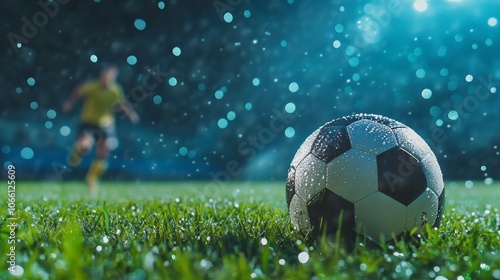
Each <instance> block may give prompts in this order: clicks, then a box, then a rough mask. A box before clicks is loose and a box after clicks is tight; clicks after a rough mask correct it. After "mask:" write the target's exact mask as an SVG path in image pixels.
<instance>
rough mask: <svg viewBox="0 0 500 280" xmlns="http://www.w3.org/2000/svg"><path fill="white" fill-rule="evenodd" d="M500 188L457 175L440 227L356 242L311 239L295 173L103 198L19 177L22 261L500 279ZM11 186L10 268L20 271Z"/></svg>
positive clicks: (153, 270)
mask: <svg viewBox="0 0 500 280" xmlns="http://www.w3.org/2000/svg"><path fill="white" fill-rule="evenodd" d="M499 188H500V185H498V184H496V185H489V186H486V185H484V184H482V183H476V184H475V185H474V187H472V188H470V189H468V188H465V187H464V184H463V182H459V183H454V182H450V183H448V184H447V199H446V202H447V206H446V210H445V216H444V218H443V223H442V226H441V227H440V228H439V229H437V230H435V229H431V228H429V229H428V232H427V236H426V237H425V238H422V239H420V240H417V241H414V242H410V243H408V242H403V241H400V242H398V243H396V244H393V245H386V246H383V247H382V248H378V247H377V248H374V247H370V248H368V247H367V246H364V245H363V244H358V245H356V247H355V248H354V250H353V251H346V250H345V249H343V247H342V246H339V244H335V243H331V242H329V241H325V240H323V241H322V242H319V243H318V244H315V245H313V246H308V245H306V244H304V242H303V241H302V240H301V237H300V235H299V234H298V233H297V232H295V231H294V230H293V228H292V227H291V225H290V218H289V215H288V212H287V211H286V205H285V194H284V183H279V184H276V183H248V182H245V183H232V184H230V185H228V186H226V187H225V188H218V187H216V186H214V185H212V184H209V183H207V184H205V183H190V182H186V183H169V182H158V183H151V182H148V183H140V182H136V183H130V182H126V183H125V182H113V183H112V182H105V183H104V184H103V186H102V190H101V193H100V196H99V198H98V199H92V198H89V197H88V196H87V193H86V189H85V186H84V185H83V184H82V183H78V182H75V183H71V182H69V183H63V184H59V183H57V182H17V190H16V191H17V192H16V216H17V218H18V220H17V222H18V223H19V225H18V228H17V232H16V244H15V246H16V248H15V253H16V264H17V265H19V266H20V267H21V268H19V267H18V273H20V271H21V270H22V276H21V278H22V279H272V278H275V279H332V278H334V279H335V278H345V279H384V278H386V279H409V278H412V279H413V278H416V279H421V278H434V279H445V278H440V277H446V278H447V279H500V239H499V235H500V212H499V205H500V204H499V203H498V193H499V190H500V189H499ZM6 194H7V190H5V191H4V192H2V193H1V194H0V198H1V201H0V209H2V210H1V211H2V212H3V213H1V214H0V225H1V228H2V232H1V233H0V237H1V240H2V242H1V245H0V246H1V247H0V249H1V255H0V279H7V278H9V277H12V278H13V279H15V277H13V276H12V275H10V273H9V272H8V271H7V268H8V264H7V258H8V256H7V252H8V251H9V246H11V245H10V244H8V243H7V242H6V241H7V238H8V234H9V229H8V220H7V219H6V216H7V214H8V212H6V210H5V209H6V204H7V196H6ZM299 256H300V260H301V261H299Z"/></svg>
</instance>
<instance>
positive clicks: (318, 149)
mask: <svg viewBox="0 0 500 280" xmlns="http://www.w3.org/2000/svg"><path fill="white" fill-rule="evenodd" d="M349 149H351V141H350V140H349V134H347V129H346V127H345V126H326V125H325V126H323V127H322V128H321V130H320V131H319V134H318V137H316V140H314V142H313V145H312V150H311V153H312V154H313V155H315V156H317V157H318V158H319V159H321V160H322V161H324V162H326V163H329V162H330V161H332V160H333V159H334V158H336V157H338V156H340V155H342V154H343V153H345V152H347V151H348V150H349Z"/></svg>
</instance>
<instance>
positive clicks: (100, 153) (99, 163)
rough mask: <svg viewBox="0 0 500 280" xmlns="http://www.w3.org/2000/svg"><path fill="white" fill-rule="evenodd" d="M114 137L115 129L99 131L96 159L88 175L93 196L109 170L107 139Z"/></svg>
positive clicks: (109, 128)
mask: <svg viewBox="0 0 500 280" xmlns="http://www.w3.org/2000/svg"><path fill="white" fill-rule="evenodd" d="M109 137H114V127H107V128H101V129H100V130H99V137H98V139H97V146H96V158H95V159H94V161H93V162H92V164H91V165H90V168H89V172H88V174H87V178H86V179H87V184H88V187H89V191H90V193H91V194H93V195H95V194H96V193H97V189H98V181H99V179H100V178H101V176H102V174H104V172H105V171H106V169H107V168H108V162H107V158H108V155H109V149H108V146H107V141H106V140H107V139H108V138H109Z"/></svg>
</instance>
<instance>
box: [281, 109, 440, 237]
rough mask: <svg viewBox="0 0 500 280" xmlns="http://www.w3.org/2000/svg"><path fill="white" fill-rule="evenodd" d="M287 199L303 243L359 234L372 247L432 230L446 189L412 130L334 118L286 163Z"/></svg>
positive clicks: (372, 118)
mask: <svg viewBox="0 0 500 280" xmlns="http://www.w3.org/2000/svg"><path fill="white" fill-rule="evenodd" d="M286 200H287V204H288V210H289V212H290V216H291V221H292V224H293V225H294V227H295V228H296V229H297V230H299V231H300V232H301V233H302V234H303V235H304V236H305V239H306V240H312V239H315V238H316V237H317V236H318V235H319V234H324V233H326V234H327V235H332V236H335V235H336V234H337V233H340V234H341V236H344V237H349V238H350V239H351V240H352V237H355V236H359V235H361V236H362V237H366V238H368V239H369V240H372V241H375V242H376V243H382V242H384V241H390V240H393V239H394V238H395V239H399V238H400V237H401V236H403V235H411V234H414V233H416V232H422V229H424V228H425V225H426V224H429V225H430V226H431V227H438V226H439V224H440V223H441V218H442V214H443V208H444V183H443V176H442V174H441V169H440V167H439V164H438V162H437V159H436V156H435V155H434V153H433V152H432V151H431V149H430V147H429V146H428V145H427V144H426V143H425V141H424V140H423V139H422V138H421V137H420V136H419V135H418V134H417V133H415V131H413V130H412V129H411V128H409V127H407V126H405V125H404V124H402V123H400V122H397V121H395V120H392V119H389V118H387V117H383V116H379V115H368V114H357V115H352V116H348V117H343V118H339V119H335V120H333V121H331V122H328V123H326V124H325V125H323V126H321V127H320V128H318V129H317V130H316V131H314V132H313V133H312V134H311V135H310V136H309V137H308V138H307V139H306V140H305V141H304V143H303V144H302V145H301V146H300V148H299V150H298V151H297V153H296V154H295V157H294V158H293V160H292V163H291V166H290V169H289V171H288V179H287V183H286Z"/></svg>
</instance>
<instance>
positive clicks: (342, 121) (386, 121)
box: [324, 114, 406, 129]
mask: <svg viewBox="0 0 500 280" xmlns="http://www.w3.org/2000/svg"><path fill="white" fill-rule="evenodd" d="M363 119H367V120H372V121H376V122H378V123H380V124H383V125H386V126H388V127H390V128H392V129H394V128H398V127H406V125H404V124H402V123H400V122H398V121H396V120H393V119H390V118H388V117H384V116H381V115H375V114H355V115H350V116H345V117H342V118H338V119H334V120H332V121H330V122H327V123H326V124H325V125H324V127H327V126H330V127H331V126H348V125H350V124H352V123H353V122H357V121H359V120H363Z"/></svg>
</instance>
